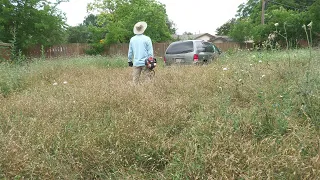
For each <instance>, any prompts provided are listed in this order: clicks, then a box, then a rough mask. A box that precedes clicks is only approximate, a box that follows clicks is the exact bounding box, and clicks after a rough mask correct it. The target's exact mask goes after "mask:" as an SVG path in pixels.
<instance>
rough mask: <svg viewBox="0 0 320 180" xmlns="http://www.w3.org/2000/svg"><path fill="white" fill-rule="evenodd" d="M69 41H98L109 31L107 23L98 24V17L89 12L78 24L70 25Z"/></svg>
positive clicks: (68, 30)
mask: <svg viewBox="0 0 320 180" xmlns="http://www.w3.org/2000/svg"><path fill="white" fill-rule="evenodd" d="M67 32H68V42H69V43H97V42H100V40H101V39H104V38H105V36H106V33H107V29H106V25H105V24H104V25H99V24H98V17H97V16H96V15H93V14H89V15H88V16H87V17H86V18H85V20H84V21H83V22H82V23H81V24H80V25H78V26H73V27H68V29H67Z"/></svg>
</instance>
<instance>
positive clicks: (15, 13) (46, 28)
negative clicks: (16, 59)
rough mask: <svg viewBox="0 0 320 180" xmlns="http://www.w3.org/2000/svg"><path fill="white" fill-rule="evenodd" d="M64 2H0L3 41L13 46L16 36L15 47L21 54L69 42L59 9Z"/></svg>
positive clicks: (12, 0)
mask: <svg viewBox="0 0 320 180" xmlns="http://www.w3.org/2000/svg"><path fill="white" fill-rule="evenodd" d="M61 2H62V1H61V0H58V1H57V2H56V3H52V1H51V2H50V1H47V0H0V40H1V41H4V42H10V41H11V40H12V39H13V36H16V40H15V42H14V43H15V47H16V48H17V49H19V50H25V49H27V48H28V47H30V46H33V45H40V44H41V45H44V46H47V45H53V44H58V43H61V42H63V41H65V37H66V34H65V18H64V16H63V14H62V13H61V12H60V11H59V10H58V9H57V8H56V6H57V5H58V4H59V3H61ZM13 33H14V34H13Z"/></svg>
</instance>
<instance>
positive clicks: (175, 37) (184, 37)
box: [172, 33, 214, 40]
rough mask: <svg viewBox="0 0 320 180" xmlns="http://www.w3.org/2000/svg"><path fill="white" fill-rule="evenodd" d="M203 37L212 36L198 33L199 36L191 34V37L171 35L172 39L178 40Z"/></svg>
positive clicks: (211, 36)
mask: <svg viewBox="0 0 320 180" xmlns="http://www.w3.org/2000/svg"><path fill="white" fill-rule="evenodd" d="M205 35H207V36H209V37H210V38H213V37H214V36H213V35H211V34H209V33H200V34H192V35H176V34H174V35H172V37H173V38H174V39H180V40H194V39H198V38H200V37H202V36H205Z"/></svg>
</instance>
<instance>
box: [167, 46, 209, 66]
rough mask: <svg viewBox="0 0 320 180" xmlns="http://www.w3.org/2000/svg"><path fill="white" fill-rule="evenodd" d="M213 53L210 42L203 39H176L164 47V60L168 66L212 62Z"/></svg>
mask: <svg viewBox="0 0 320 180" xmlns="http://www.w3.org/2000/svg"><path fill="white" fill-rule="evenodd" d="M214 55H215V51H214V46H212V43H209V42H205V41H203V40H186V41H176V42H173V43H171V44H170V45H169V46H168V48H167V49H166V52H165V55H164V62H165V64H166V65H168V66H170V65H174V64H179V65H190V64H207V63H211V62H212V60H213V59H214V57H215V56H214Z"/></svg>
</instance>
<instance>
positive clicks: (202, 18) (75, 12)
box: [59, 0, 247, 34]
mask: <svg viewBox="0 0 320 180" xmlns="http://www.w3.org/2000/svg"><path fill="white" fill-rule="evenodd" d="M92 1H93V0H70V2H67V3H62V4H61V5H60V6H59V8H60V9H61V10H62V11H63V12H65V13H66V16H67V23H68V24H69V25H71V26H76V25H78V24H80V23H82V21H83V20H84V17H85V16H87V9H86V8H87V3H89V2H92ZM158 1H159V2H161V3H163V4H165V5H166V9H167V14H168V16H169V19H171V20H172V21H173V22H174V23H175V24H176V27H177V29H178V30H177V33H178V34H182V33H183V32H185V31H187V32H192V33H199V32H200V33H210V34H215V33H216V32H215V31H216V29H217V28H218V27H220V26H221V25H223V24H224V23H225V22H227V21H228V20H229V19H231V18H233V17H234V16H235V14H236V12H237V9H238V6H239V5H240V4H241V3H244V2H247V0H158Z"/></svg>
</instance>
